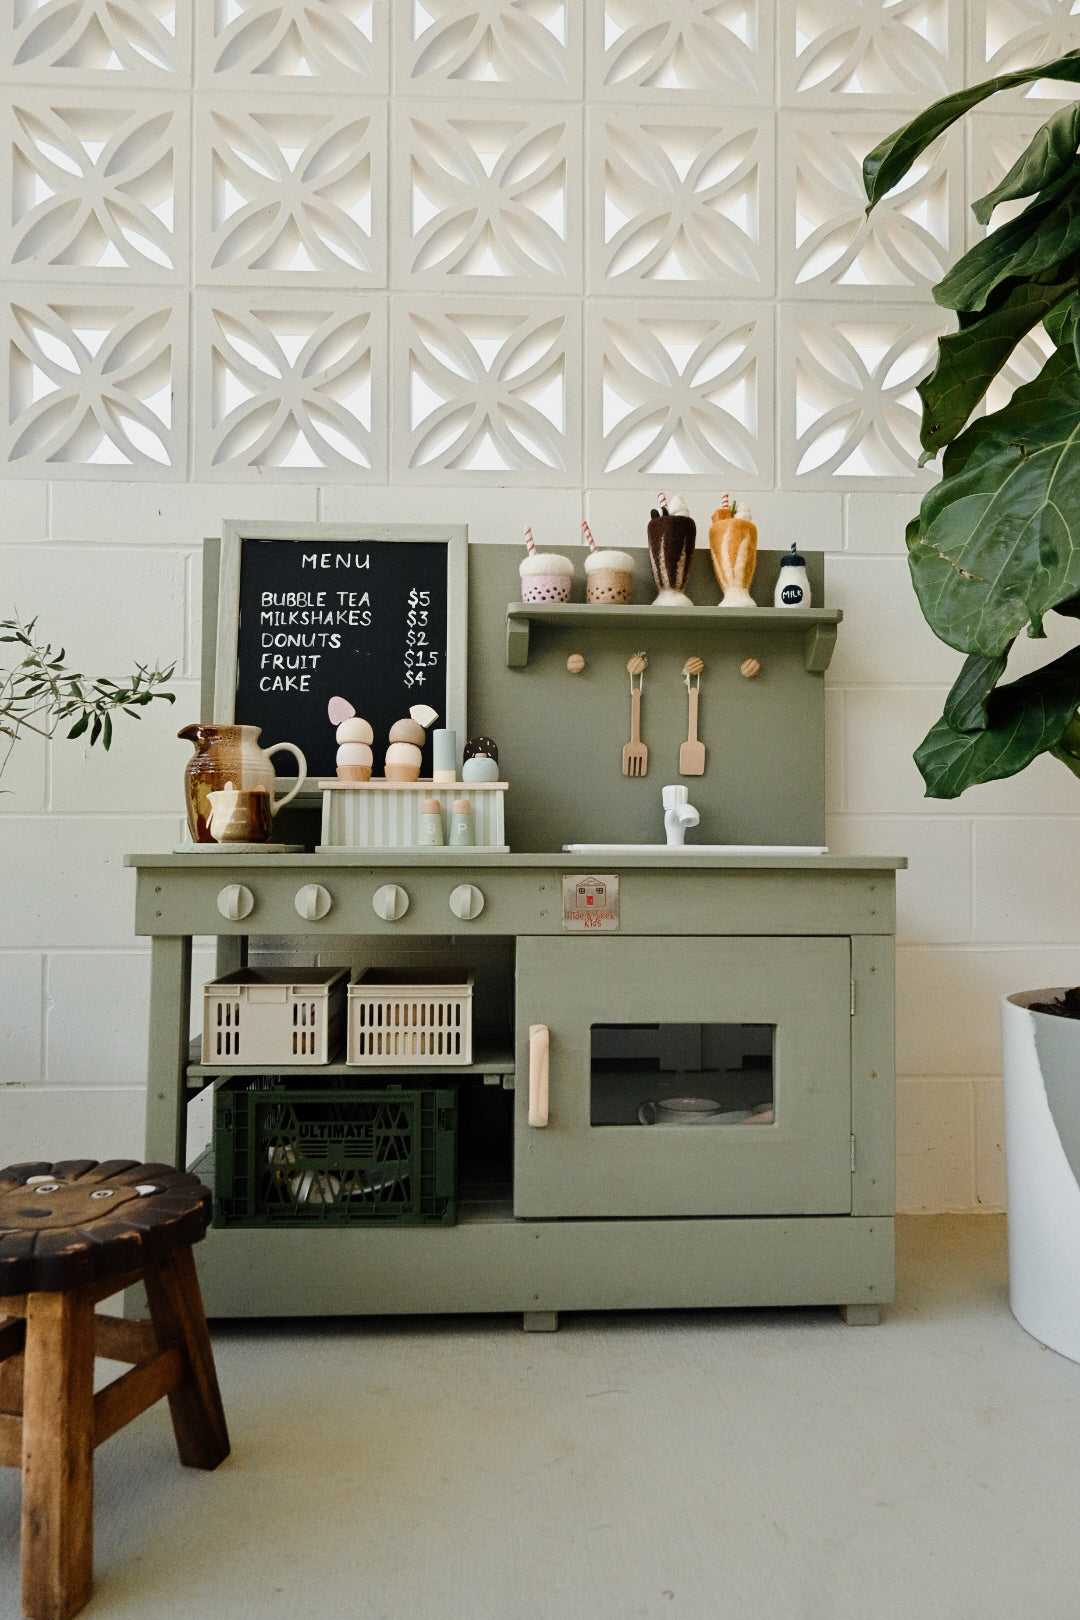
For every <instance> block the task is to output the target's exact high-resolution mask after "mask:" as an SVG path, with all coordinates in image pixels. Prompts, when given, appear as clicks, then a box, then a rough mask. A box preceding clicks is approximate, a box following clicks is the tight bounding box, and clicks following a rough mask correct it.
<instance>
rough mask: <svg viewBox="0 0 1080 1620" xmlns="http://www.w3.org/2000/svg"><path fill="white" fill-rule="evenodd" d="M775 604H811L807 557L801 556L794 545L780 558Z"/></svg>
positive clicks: (782, 606) (800, 605) (785, 605)
mask: <svg viewBox="0 0 1080 1620" xmlns="http://www.w3.org/2000/svg"><path fill="white" fill-rule="evenodd" d="M773 606H774V607H778V608H800V607H809V606H810V581H809V580H808V579H807V577H806V558H805V557H800V556H799V553H798V552H797V551H796V550H795V547H794V545H792V547H791V550H790V551H789V552H787V553H786V555H785V556H783V557H781V559H780V572H779V574H778V575H777V579H776V589H775V591H774V592H773Z"/></svg>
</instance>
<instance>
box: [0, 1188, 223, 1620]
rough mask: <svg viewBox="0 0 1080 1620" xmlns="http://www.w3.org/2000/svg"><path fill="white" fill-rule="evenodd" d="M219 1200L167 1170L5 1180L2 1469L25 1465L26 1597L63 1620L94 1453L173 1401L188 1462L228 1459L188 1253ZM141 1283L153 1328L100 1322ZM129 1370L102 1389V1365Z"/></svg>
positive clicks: (48, 1617) (43, 1613)
mask: <svg viewBox="0 0 1080 1620" xmlns="http://www.w3.org/2000/svg"><path fill="white" fill-rule="evenodd" d="M209 1220H210V1189H209V1188H208V1187H204V1186H203V1184H202V1182H201V1181H199V1180H198V1178H197V1177H196V1176H189V1175H185V1174H184V1173H183V1172H182V1171H179V1170H173V1169H171V1168H170V1167H169V1166H168V1165H163V1164H136V1163H134V1162H133V1161H132V1160H130V1159H114V1160H111V1161H110V1162H109V1163H106V1164H98V1163H97V1162H96V1161H94V1160H92V1159H77V1160H72V1161H70V1162H68V1163H65V1164H15V1165H9V1166H8V1168H7V1169H5V1170H0V1463H5V1464H7V1465H9V1466H10V1467H13V1468H18V1467H21V1468H22V1488H23V1498H22V1601H23V1611H24V1613H26V1614H27V1615H29V1616H30V1617H31V1620H67V1616H68V1615H72V1614H75V1613H76V1612H77V1611H78V1610H79V1609H81V1608H82V1606H83V1604H84V1603H85V1602H86V1600H87V1598H88V1597H89V1596H90V1589H91V1586H92V1585H93V1555H94V1447H95V1446H99V1445H100V1444H101V1442H102V1441H103V1440H107V1439H108V1438H109V1436H110V1435H113V1434H115V1433H116V1431H117V1430H118V1429H122V1428H123V1427H124V1424H125V1423H130V1422H131V1419H132V1418H134V1417H138V1415H139V1413H140V1412H145V1410H146V1408H147V1407H148V1406H152V1405H153V1404H154V1402H155V1401H159V1400H160V1399H161V1397H162V1396H163V1395H167V1396H168V1397H169V1407H170V1409H171V1412H172V1421H173V1428H174V1430H175V1431H176V1444H177V1448H178V1450H179V1452H180V1461H181V1462H182V1463H186V1464H187V1465H188V1467H190V1468H216V1467H217V1465H218V1463H219V1462H221V1461H222V1460H223V1458H225V1457H227V1456H228V1454H229V1435H228V1430H227V1428H226V1426H225V1413H224V1411H223V1409H222V1405H221V1396H220V1394H219V1392H218V1384H217V1374H216V1372H215V1370H214V1354H213V1350H212V1349H211V1346H210V1336H209V1334H208V1332H207V1328H206V1317H205V1316H204V1314H203V1305H202V1296H201V1294H200V1293H199V1281H198V1278H197V1276H196V1274H195V1262H194V1260H193V1258H192V1253H191V1245H192V1244H193V1243H197V1242H198V1241H199V1240H200V1238H202V1237H203V1235H204V1234H205V1232H206V1228H207V1225H208V1224H209ZM137 1282H142V1283H144V1284H145V1286H146V1293H147V1297H148V1299H149V1302H150V1320H149V1321H148V1322H132V1321H125V1320H123V1319H122V1318H119V1317H114V1316H96V1315H95V1313H94V1307H95V1305H96V1304H97V1302H98V1301H99V1300H102V1299H106V1298H107V1297H108V1296H109V1295H110V1294H115V1293H117V1292H119V1290H120V1289H121V1288H128V1287H130V1286H131V1285H132V1284H133V1283H137ZM95 1355H99V1356H106V1357H108V1358H109V1359H110V1360H113V1361H124V1362H130V1363H132V1364H133V1365H132V1367H131V1370H130V1371H129V1372H126V1373H124V1374H123V1376H122V1377H120V1378H117V1379H116V1380H114V1382H113V1383H111V1384H109V1385H108V1386H107V1387H106V1388H105V1389H102V1390H100V1391H99V1392H98V1394H96V1395H95V1394H94V1356H95Z"/></svg>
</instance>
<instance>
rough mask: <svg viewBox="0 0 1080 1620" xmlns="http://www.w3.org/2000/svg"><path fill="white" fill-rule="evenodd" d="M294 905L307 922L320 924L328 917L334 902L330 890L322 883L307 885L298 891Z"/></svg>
mask: <svg viewBox="0 0 1080 1620" xmlns="http://www.w3.org/2000/svg"><path fill="white" fill-rule="evenodd" d="M293 903H294V905H295V906H296V910H297V912H298V914H299V915H300V916H301V917H303V919H304V921H305V922H318V921H319V920H320V918H322V917H325V916H326V913H327V912H328V911H329V910H330V907H331V906H332V905H333V903H334V900H333V896H332V895H331V893H330V890H329V889H324V888H323V886H322V884H321V883H305V884H304V887H303V888H302V889H297V891H296V899H295V901H294V902H293Z"/></svg>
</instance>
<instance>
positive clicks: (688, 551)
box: [649, 494, 697, 607]
mask: <svg viewBox="0 0 1080 1620" xmlns="http://www.w3.org/2000/svg"><path fill="white" fill-rule="evenodd" d="M696 539H697V524H696V523H695V522H694V520H693V518H692V517H691V516H690V511H689V508H688V507H687V504H686V502H685V501H684V500H683V498H682V496H681V495H673V496H672V497H671V499H670V501H669V500H668V498H667V496H666V495H664V494H660V495H658V496H657V505H656V506H654V507H653V509H652V513H651V515H650V518H649V561H650V563H651V564H652V571H653V579H654V580H655V582H656V590H657V595H656V599H655V601H654V603H653V606H654V607H693V605H694V604H693V603H692V602H691V600H690V598H689V597H688V596H687V595H686V592H685V591H684V589H683V586H684V585H685V584H686V580H687V576H688V575H689V573H690V564H691V562H692V560H693V556H694V543H695V541H696Z"/></svg>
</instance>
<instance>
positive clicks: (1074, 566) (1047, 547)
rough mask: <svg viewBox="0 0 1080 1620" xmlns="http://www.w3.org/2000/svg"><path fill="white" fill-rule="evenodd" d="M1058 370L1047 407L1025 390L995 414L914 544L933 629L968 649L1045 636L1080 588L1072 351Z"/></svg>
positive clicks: (998, 648) (916, 575) (1079, 435)
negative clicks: (1050, 616)
mask: <svg viewBox="0 0 1080 1620" xmlns="http://www.w3.org/2000/svg"><path fill="white" fill-rule="evenodd" d="M1051 364H1052V365H1053V366H1054V369H1055V375H1056V380H1055V381H1054V382H1053V384H1052V386H1051V387H1050V389H1049V392H1048V394H1047V395H1046V398H1045V403H1044V404H1043V406H1042V409H1041V410H1039V411H1032V410H1031V409H1030V408H1029V406H1028V404H1027V402H1026V401H1025V400H1024V399H1023V398H1022V396H1023V395H1024V394H1025V393H1026V392H1027V390H1024V389H1020V390H1018V391H1017V394H1016V395H1014V397H1013V399H1012V400H1011V401H1010V402H1009V404H1008V405H1007V406H1006V407H1005V409H1004V410H1002V411H998V412H996V413H995V415H994V417H993V418H992V419H991V420H992V422H993V424H994V425H993V427H992V428H991V429H990V430H989V431H986V432H984V433H983V434H981V435H974V437H975V439H976V442H975V443H974V445H973V447H971V448H969V449H968V453H967V459H966V460H965V461H964V462H963V465H962V467H961V468H960V470H958V471H954V472H953V473H952V474H951V476H948V477H945V478H943V479H942V481H941V483H940V484H938V485H937V486H936V487H935V488H934V489H932V490H931V491H930V492H929V494H928V495H927V496H926V497H925V499H924V501H923V503H922V507H921V509H920V512H919V524H918V531H917V537H916V538H915V539H914V540H913V541H912V543H910V544H909V549H908V562H909V566H910V568H911V577H912V582H913V584H914V586H915V590H916V593H917V595H918V598H919V602H920V605H921V606H922V610H923V613H924V615H925V617H926V619H927V622H928V623H929V624H930V626H931V628H932V629H933V630H934V632H935V633H936V634H937V635H938V636H940V638H941V639H942V641H945V642H947V643H948V644H949V645H950V646H951V647H956V648H958V649H959V650H960V651H961V652H964V653H979V654H982V655H983V656H984V657H997V656H998V655H1000V654H1001V653H1002V652H1004V651H1005V650H1006V648H1007V647H1008V646H1009V644H1010V642H1011V641H1012V640H1013V639H1014V638H1015V637H1016V636H1017V635H1018V634H1019V632H1020V631H1021V630H1022V629H1023V628H1024V626H1025V625H1028V624H1030V626H1031V629H1030V633H1031V634H1032V635H1040V634H1041V633H1042V619H1043V615H1044V613H1046V612H1047V611H1048V610H1049V609H1050V608H1052V607H1054V606H1055V605H1056V604H1057V603H1058V602H1064V601H1067V600H1068V599H1069V598H1070V597H1073V596H1075V595H1076V594H1077V592H1078V591H1080V371H1078V369H1077V366H1076V360H1075V356H1074V355H1073V352H1072V350H1071V348H1070V349H1067V350H1065V349H1058V350H1056V351H1055V354H1054V356H1053V358H1052V361H1051V362H1050V363H1048V367H1046V368H1044V370H1046V369H1049V365H1051ZM1039 381H1040V379H1036V383H1038V382H1039ZM1035 386H1036V384H1030V385H1029V388H1030V389H1034V388H1035ZM1028 397H1029V398H1030V395H1029V396H1028ZM975 426H977V427H978V426H982V424H975ZM968 432H969V433H970V432H971V429H969V430H968ZM963 437H964V438H965V439H966V438H967V434H965V435H963ZM958 442H959V441H958Z"/></svg>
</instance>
